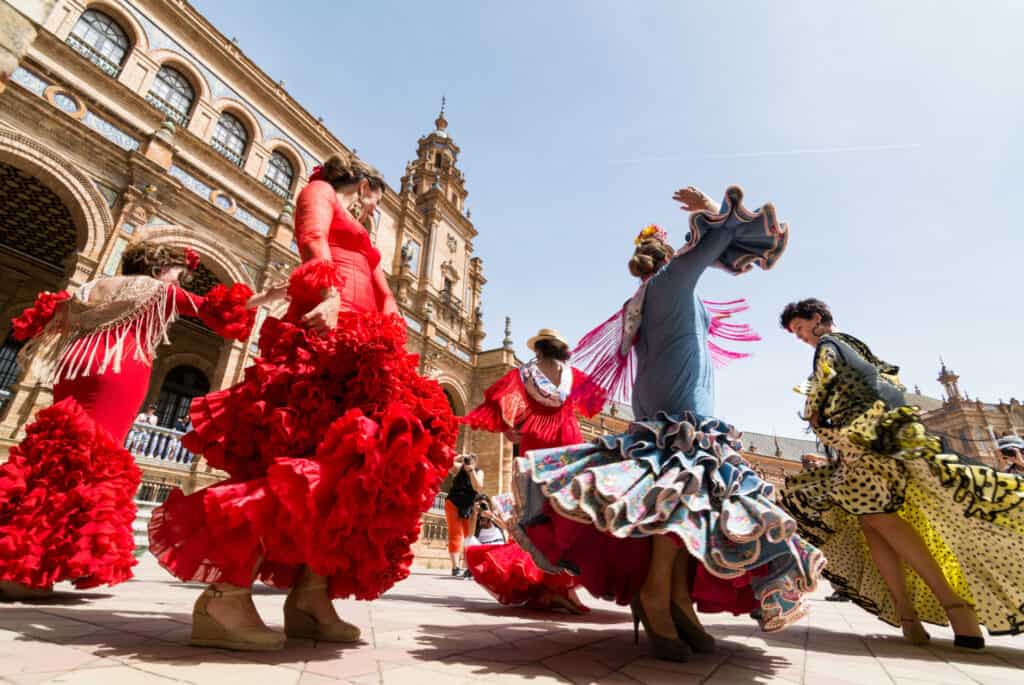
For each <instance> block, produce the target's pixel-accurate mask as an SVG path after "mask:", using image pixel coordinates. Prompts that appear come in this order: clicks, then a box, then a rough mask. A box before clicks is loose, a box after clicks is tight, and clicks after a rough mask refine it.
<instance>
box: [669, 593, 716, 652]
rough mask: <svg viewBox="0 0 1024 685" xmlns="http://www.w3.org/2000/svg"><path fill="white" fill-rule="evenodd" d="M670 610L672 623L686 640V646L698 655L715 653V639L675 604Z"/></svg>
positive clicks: (673, 603)
mask: <svg viewBox="0 0 1024 685" xmlns="http://www.w3.org/2000/svg"><path fill="white" fill-rule="evenodd" d="M669 608H670V609H671V610H672V623H674V624H675V626H676V632H677V633H679V636H680V637H681V638H683V639H684V640H686V642H687V644H689V645H690V647H692V648H693V651H695V652H697V653H698V654H711V653H712V652H714V651H715V638H714V637H712V636H711V635H708V633H707V631H705V630H704V628H702V627H701V626H700V625H699V624H697V623H694V622H693V621H692V620H691V619H690V617H689V616H687V615H686V613H685V612H684V611H683V610H682V609H680V608H679V605H677V604H676V603H675V602H672V604H671V606H670V607H669Z"/></svg>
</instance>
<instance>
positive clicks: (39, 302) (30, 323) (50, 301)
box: [11, 290, 71, 340]
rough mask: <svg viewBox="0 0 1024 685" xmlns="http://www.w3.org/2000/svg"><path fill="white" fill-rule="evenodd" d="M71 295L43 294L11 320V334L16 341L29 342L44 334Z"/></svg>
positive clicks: (64, 292)
mask: <svg viewBox="0 0 1024 685" xmlns="http://www.w3.org/2000/svg"><path fill="white" fill-rule="evenodd" d="M70 297H71V293H69V292H68V291H66V290H62V291H61V292H59V293H51V292H41V293H39V294H38V295H36V301H35V302H34V303H33V304H32V306H31V307H29V308H28V309H26V310H25V311H23V312H22V313H21V314H20V315H19V316H17V317H15V318H14V319H12V320H11V334H12V335H13V336H14V339H15V340H29V339H30V338H34V337H36V336H37V335H39V334H40V333H42V332H43V329H44V328H46V324H48V323H50V320H51V319H52V318H53V317H54V315H55V314H56V313H57V307H58V306H59V305H60V303H62V302H64V301H66V300H68V299H69V298H70Z"/></svg>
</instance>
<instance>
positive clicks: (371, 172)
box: [322, 152, 384, 190]
mask: <svg viewBox="0 0 1024 685" xmlns="http://www.w3.org/2000/svg"><path fill="white" fill-rule="evenodd" d="M322 174H323V179H324V180H325V181H327V182H328V183H330V184H331V185H332V186H334V187H335V188H339V187H341V186H347V185H351V184H353V183H358V182H359V181H362V180H363V179H366V180H367V181H369V183H370V186H371V187H372V188H373V189H374V190H383V189H384V177H383V176H381V174H380V172H379V171H377V170H376V169H374V168H373V167H372V166H370V165H369V164H367V163H366V162H364V161H363V160H361V159H359V158H358V157H356V156H355V155H353V154H352V153H351V152H344V153H341V154H337V155H331V156H330V157H329V158H328V159H327V161H326V162H324V164H323V171H322Z"/></svg>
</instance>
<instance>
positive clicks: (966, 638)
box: [942, 602, 985, 649]
mask: <svg viewBox="0 0 1024 685" xmlns="http://www.w3.org/2000/svg"><path fill="white" fill-rule="evenodd" d="M942 609H943V611H945V612H946V616H949V612H950V611H956V610H957V609H970V610H971V611H972V612H973V611H974V607H972V606H971V605H970V604H968V603H967V602H957V603H956V604H946V605H943V607H942ZM975 620H977V616H975ZM950 623H952V621H950ZM979 630H980V628H979ZM953 646H954V647H962V648H963V649H984V648H985V638H984V636H982V635H958V634H956V632H954V633H953Z"/></svg>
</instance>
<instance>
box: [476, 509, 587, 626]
mask: <svg viewBox="0 0 1024 685" xmlns="http://www.w3.org/2000/svg"><path fill="white" fill-rule="evenodd" d="M512 508H513V505H512V496H511V495H508V494H505V495H498V496H496V497H494V498H493V500H492V499H491V498H489V497H487V496H486V495H479V496H478V497H477V502H476V505H475V514H474V516H475V518H476V524H475V530H476V534H475V536H474V537H472V538H469V539H468V540H467V541H466V552H465V556H466V567H467V577H471V578H473V580H475V581H476V582H477V583H479V584H480V586H481V587H483V589H485V590H487V592H488V593H489V594H490V595H491V596H492V597H494V599H496V600H497V601H498V603H499V604H503V605H505V606H522V607H525V608H527V609H540V610H554V609H565V610H566V611H568V612H569V613H572V614H585V613H587V612H588V611H590V609H589V608H587V607H586V606H585V605H584V604H583V603H582V602H581V601H580V600H579V597H577V596H576V588H577V587H579V585H580V582H579V580H578V579H577V578H576V576H574V575H571V574H568V573H545V572H544V571H542V570H540V568H538V566H537V564H535V563H534V562H533V559H532V558H531V557H530V555H529V554H527V553H526V550H524V549H523V548H522V547H520V546H519V544H518V543H517V542H516V541H515V540H514V539H511V538H510V537H509V534H508V528H507V526H508V520H509V518H510V517H511V515H512Z"/></svg>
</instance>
